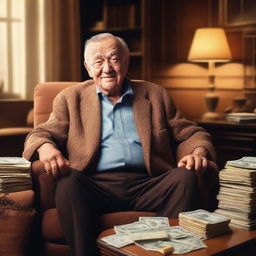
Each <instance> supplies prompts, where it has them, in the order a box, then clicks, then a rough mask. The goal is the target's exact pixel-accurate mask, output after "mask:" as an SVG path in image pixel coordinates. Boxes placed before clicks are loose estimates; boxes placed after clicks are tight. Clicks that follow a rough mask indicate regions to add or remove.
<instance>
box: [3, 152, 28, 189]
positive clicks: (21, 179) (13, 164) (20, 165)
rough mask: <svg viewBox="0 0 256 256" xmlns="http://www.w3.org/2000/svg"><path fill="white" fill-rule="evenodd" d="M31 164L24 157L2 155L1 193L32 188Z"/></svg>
mask: <svg viewBox="0 0 256 256" xmlns="http://www.w3.org/2000/svg"><path fill="white" fill-rule="evenodd" d="M30 164H31V163H30V162H29V161H27V160H26V159H24V158H22V157H0V193H11V192H17V191H23V190H29V189H31V188H32V181H31V176H30Z"/></svg>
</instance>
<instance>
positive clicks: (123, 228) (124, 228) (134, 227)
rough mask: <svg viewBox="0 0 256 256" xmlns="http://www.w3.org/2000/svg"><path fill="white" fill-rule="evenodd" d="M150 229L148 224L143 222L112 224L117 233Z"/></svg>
mask: <svg viewBox="0 0 256 256" xmlns="http://www.w3.org/2000/svg"><path fill="white" fill-rule="evenodd" d="M147 229H150V226H149V225H148V224H147V223H145V222H139V221H137V222H133V223H130V224H125V225H119V226H114V230H115V232H116V233H117V234H129V233H133V232H140V231H144V230H147Z"/></svg>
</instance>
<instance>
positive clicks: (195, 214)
mask: <svg viewBox="0 0 256 256" xmlns="http://www.w3.org/2000/svg"><path fill="white" fill-rule="evenodd" d="M229 222H230V218H228V217H226V216H222V215H220V214H217V213H212V212H208V211H205V210H202V209H198V210H195V211H189V212H181V213H179V225H180V226H181V227H183V228H185V229H188V230H190V231H192V232H194V233H196V234H198V235H199V236H202V237H203V238H205V239H209V238H213V237H217V236H220V235H223V234H226V233H228V232H230V228H229Z"/></svg>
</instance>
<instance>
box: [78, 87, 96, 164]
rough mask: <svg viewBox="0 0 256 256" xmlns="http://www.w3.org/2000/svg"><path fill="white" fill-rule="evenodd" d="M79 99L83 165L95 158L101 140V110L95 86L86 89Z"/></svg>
mask: <svg viewBox="0 0 256 256" xmlns="http://www.w3.org/2000/svg"><path fill="white" fill-rule="evenodd" d="M83 94H84V95H82V97H81V99H82V101H81V110H80V111H81V120H82V126H83V130H84V145H83V149H84V150H85V153H86V154H85V155H86V156H87V157H86V159H85V161H86V163H85V165H88V164H89V162H90V161H91V160H92V158H93V157H94V156H95V154H96V152H97V150H98V148H99V144H100V139H101V108H100V101H99V98H98V95H97V93H96V88H95V85H91V86H89V87H87V88H86V89H85V90H84V92H83Z"/></svg>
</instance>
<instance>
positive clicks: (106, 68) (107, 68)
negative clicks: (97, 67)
mask: <svg viewBox="0 0 256 256" xmlns="http://www.w3.org/2000/svg"><path fill="white" fill-rule="evenodd" d="M112 70H113V67H112V65H111V63H110V61H109V60H105V61H104V65H103V72H104V73H109V72H111V71H112Z"/></svg>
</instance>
